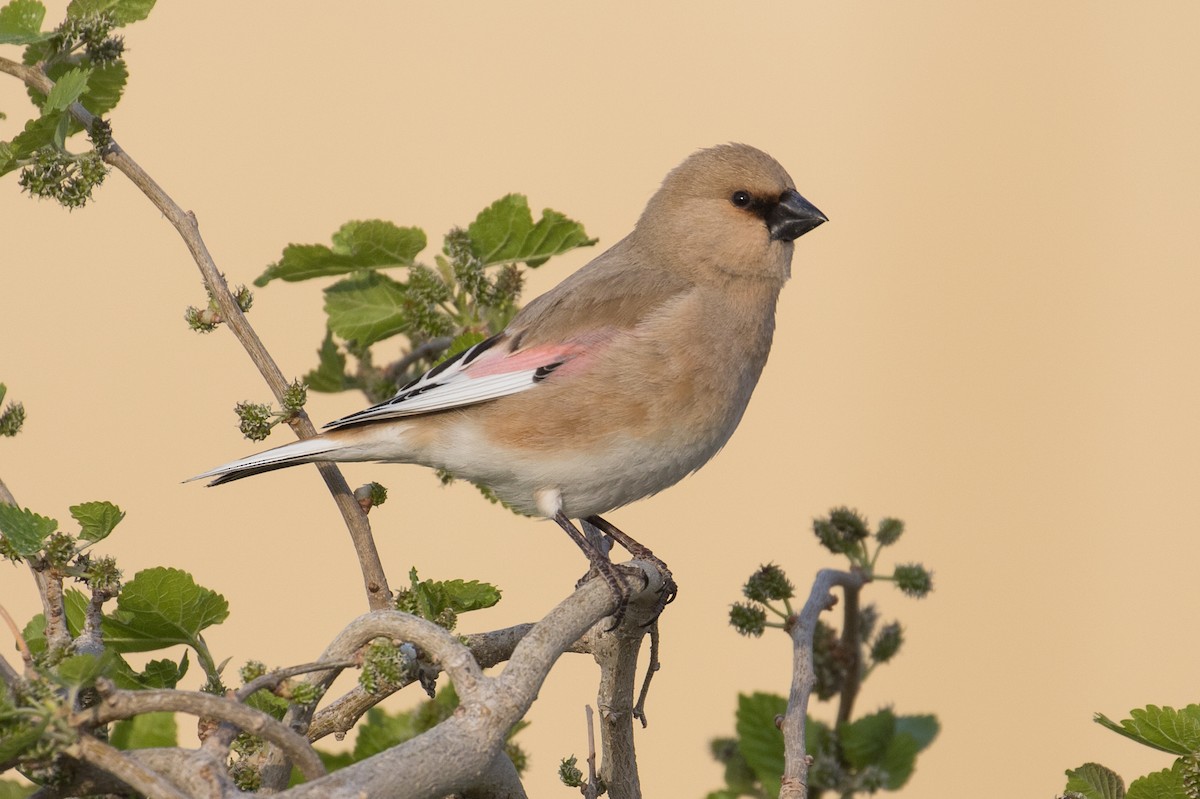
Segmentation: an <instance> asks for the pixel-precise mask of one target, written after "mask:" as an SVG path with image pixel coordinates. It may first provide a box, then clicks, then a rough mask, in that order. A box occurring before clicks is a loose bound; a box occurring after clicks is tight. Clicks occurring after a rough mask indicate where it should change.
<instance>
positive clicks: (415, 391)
mask: <svg viewBox="0 0 1200 799" xmlns="http://www.w3.org/2000/svg"><path fill="white" fill-rule="evenodd" d="M513 343H514V339H513V337H512V336H511V335H510V334H509V333H508V332H502V333H498V334H497V335H495V336H492V337H491V338H489V339H487V340H485V341H481V342H479V343H478V344H476V345H475V346H473V347H468V348H467V349H465V350H463V351H462V352H460V353H458V354H457V355H455V356H453V357H452V358H448V359H446V360H445V361H442V362H441V363H440V364H438V365H437V366H435V367H433V368H432V369H430V370H429V371H428V372H426V373H425V374H423V375H421V376H420V377H418V378H417V379H416V380H413V381H412V382H411V383H408V384H407V385H405V386H404V387H403V388H401V389H400V390H399V391H398V392H396V395H395V396H394V397H392V398H391V399H388V400H385V401H384V402H381V403H379V404H378V405H373V406H371V407H370V408H367V409H365V410H361V411H358V412H357V413H352V414H350V415H349V416H344V417H342V418H341V419H337V420H335V421H332V422H330V423H329V424H327V425H325V427H327V428H338V427H345V426H347V425H353V424H360V423H362V422H376V421H380V420H382V419H398V418H402V417H405V416H413V415H415V414H420V413H431V412H433V411H445V410H449V409H451V408H461V407H463V406H465V405H474V404H476V403H479V402H486V401H487V400H493V399H498V398H500V397H504V396H507V395H509V394H516V393H518V392H521V391H525V390H527V389H531V388H533V387H534V386H535V385H537V383H538V382H539V381H541V380H542V379H543V378H544V377H545V376H546V375H548V374H550V372H552V371H554V370H555V369H556V368H558V367H559V366H561V365H562V364H563V363H565V362H566V361H568V360H570V359H572V358H574V357H576V356H578V355H579V354H581V352H582V351H583V349H584V347H585V346H586V343H585V342H583V341H577V342H563V343H558V344H543V345H540V346H533V347H527V348H524V349H518V350H514V349H513Z"/></svg>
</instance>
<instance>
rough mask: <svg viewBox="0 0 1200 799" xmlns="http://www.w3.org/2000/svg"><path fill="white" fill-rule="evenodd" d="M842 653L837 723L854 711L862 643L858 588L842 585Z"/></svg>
mask: <svg viewBox="0 0 1200 799" xmlns="http://www.w3.org/2000/svg"><path fill="white" fill-rule="evenodd" d="M842 594H843V595H844V596H845V598H846V599H845V601H844V602H843V603H842V647H841V649H842V653H843V654H844V655H845V657H846V680H845V682H843V683H842V690H841V694H840V695H839V697H838V712H837V723H838V724H846V723H848V722H849V721H850V715H851V714H852V713H853V712H854V700H855V699H856V698H857V697H858V689H859V687H861V685H862V660H861V656H862V645H861V642H860V641H859V640H858V637H859V631H858V628H859V623H858V622H859V618H858V617H859V610H858V608H859V602H858V599H859V588H858V587H857V586H849V585H844V586H842Z"/></svg>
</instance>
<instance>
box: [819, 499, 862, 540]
mask: <svg viewBox="0 0 1200 799" xmlns="http://www.w3.org/2000/svg"><path fill="white" fill-rule="evenodd" d="M829 521H830V523H831V524H832V525H833V526H834V527H836V528H837V529H838V530H839V531H841V532H842V534H843V535H845V536H847V537H849V538H852V539H854V540H855V541H862V540H863V539H864V538H866V537H867V536H869V535H870V534H871V532H870V530H868V529H867V520H866V519H864V518H863V517H862V516H860V515H859V514H858V511H856V510H852V509H851V508H847V507H841V508H834V509H833V510H831V511H830V512H829Z"/></svg>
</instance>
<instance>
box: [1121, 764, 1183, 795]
mask: <svg viewBox="0 0 1200 799" xmlns="http://www.w3.org/2000/svg"><path fill="white" fill-rule="evenodd" d="M1191 795H1192V796H1194V795H1195V794H1191ZM1187 796H1189V794H1188V792H1187V791H1186V790H1185V784H1184V781H1183V773H1182V770H1180V769H1178V768H1173V769H1163V770H1162V771H1156V772H1154V773H1153V774H1147V775H1146V776H1145V777H1140V778H1138V779H1136V780H1134V781H1133V782H1131V783H1130V784H1129V793H1128V794H1126V797H1127V799H1186V797H1187Z"/></svg>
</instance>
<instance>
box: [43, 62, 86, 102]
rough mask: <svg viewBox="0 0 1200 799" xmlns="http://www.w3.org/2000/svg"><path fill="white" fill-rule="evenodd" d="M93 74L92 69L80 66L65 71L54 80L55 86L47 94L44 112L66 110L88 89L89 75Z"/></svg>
mask: <svg viewBox="0 0 1200 799" xmlns="http://www.w3.org/2000/svg"><path fill="white" fill-rule="evenodd" d="M91 74H92V72H91V70H90V69H83V68H80V67H76V68H75V69H72V70H69V71H67V72H65V73H63V75H62V76H61V77H60V78H58V79H57V80H56V81H55V82H54V88H52V89H51V90H50V93H49V94H48V95H46V102H45V104H44V105H43V106H42V113H48V112H53V111H66V110H67V108H68V106H70V105H71V103H73V102H75V101H76V100H78V99H79V96H80V95H81V94H83V93H84V92H85V91H87V87H88V77H89V76H91Z"/></svg>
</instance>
